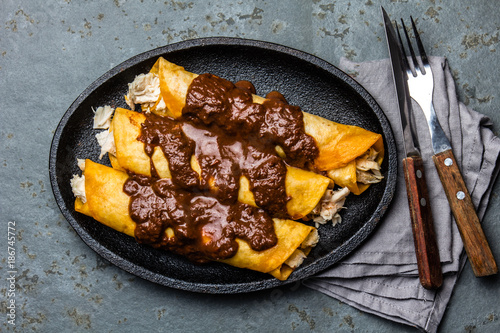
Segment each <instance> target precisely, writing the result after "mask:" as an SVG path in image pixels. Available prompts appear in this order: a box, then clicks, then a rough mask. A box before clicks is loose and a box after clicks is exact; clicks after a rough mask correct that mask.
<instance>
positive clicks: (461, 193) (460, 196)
mask: <svg viewBox="0 0 500 333" xmlns="http://www.w3.org/2000/svg"><path fill="white" fill-rule="evenodd" d="M457 199H458V200H464V199H465V193H464V192H462V191H458V192H457Z"/></svg>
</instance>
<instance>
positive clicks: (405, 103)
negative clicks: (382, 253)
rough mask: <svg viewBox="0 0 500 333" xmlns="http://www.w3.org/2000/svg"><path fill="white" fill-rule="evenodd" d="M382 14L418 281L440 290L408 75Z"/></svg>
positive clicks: (441, 275) (437, 260) (439, 262)
mask: <svg viewBox="0 0 500 333" xmlns="http://www.w3.org/2000/svg"><path fill="white" fill-rule="evenodd" d="M382 14H383V17H384V28H385V34H386V40H387V46H388V49H389V55H390V59H391V66H392V73H393V79H394V84H395V90H396V95H397V97H398V106H399V111H400V118H401V127H402V133H403V142H404V150H405V158H403V160H402V162H403V172H404V177H405V183H406V192H407V194H408V206H409V209H410V218H411V226H412V231H413V240H414V244H415V254H416V258H417V267H418V272H419V279H420V283H421V284H422V286H423V287H424V288H426V289H437V288H439V287H440V286H441V284H442V283H443V273H442V270H441V260H440V257H439V248H438V245H437V241H436V233H435V230H434V222H433V218H432V210H431V205H430V200H429V194H428V189H427V183H426V180H425V171H424V164H423V160H422V157H421V155H420V146H419V143H418V136H417V133H416V129H415V127H414V121H413V117H412V106H411V99H410V94H409V91H408V83H407V81H406V71H405V70H404V68H403V67H402V66H403V58H402V57H403V55H402V53H401V45H400V44H399V41H398V40H397V37H396V33H395V31H394V28H393V26H392V23H391V21H390V19H389V16H388V15H387V12H386V11H385V10H384V8H382Z"/></svg>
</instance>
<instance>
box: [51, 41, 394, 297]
mask: <svg viewBox="0 0 500 333" xmlns="http://www.w3.org/2000/svg"><path fill="white" fill-rule="evenodd" d="M159 56H163V57H164V58H166V59H167V60H169V61H171V62H174V63H176V64H178V65H181V66H183V67H185V68H186V70H188V71H191V72H194V73H199V74H201V73H213V74H216V75H218V76H220V77H223V78H226V79H229V80H231V81H233V82H236V81H239V80H249V81H251V82H253V83H254V85H255V87H256V89H257V94H258V95H261V96H263V95H266V94H267V93H268V92H270V91H272V90H277V91H279V92H281V93H282V94H283V95H284V96H285V97H286V98H287V100H288V102H289V103H290V104H293V105H298V106H300V107H301V108H302V110H304V111H306V112H309V113H313V114H317V115H320V116H322V117H325V118H328V119H331V120H333V121H336V122H340V123H344V124H351V125H358V126H361V127H363V128H366V129H368V130H371V131H374V132H377V133H381V134H382V135H383V137H384V144H385V151H386V154H385V160H384V163H383V165H382V167H383V173H384V176H385V178H384V180H383V181H382V182H381V183H379V184H376V185H373V186H371V187H370V188H369V189H368V190H367V191H366V192H364V193H363V194H362V195H360V196H354V195H350V196H349V197H348V199H347V201H346V207H347V209H344V210H342V213H341V215H342V218H343V221H342V223H341V224H338V225H337V226H335V227H333V226H331V225H323V226H320V228H319V234H320V242H319V244H318V245H317V246H316V248H315V249H314V250H313V251H312V253H311V254H310V255H309V257H308V258H307V259H306V261H305V262H304V263H303V264H302V265H301V266H300V267H299V268H298V269H297V270H296V271H295V272H294V273H293V274H292V275H291V276H290V278H289V279H288V280H287V281H285V282H281V281H278V280H277V279H275V278H273V277H271V276H270V275H268V274H263V273H258V272H254V271H250V270H245V269H238V268H234V267H231V266H228V265H224V264H219V263H210V264H205V265H195V264H193V263H191V262H189V261H188V260H186V259H184V258H183V257H180V256H177V255H175V254H172V253H169V252H165V251H159V250H155V249H152V248H150V247H148V246H145V245H140V244H137V243H136V242H135V240H134V239H133V238H132V237H128V236H126V235H124V234H120V233H119V232H117V231H114V230H112V229H110V228H108V227H105V226H103V225H101V224H100V223H98V222H96V221H95V220H93V219H92V218H90V217H87V216H84V215H82V214H80V213H77V212H75V210H74V196H73V194H72V192H71V188H70V179H71V178H72V175H73V174H79V173H80V170H79V169H78V166H77V158H90V159H92V160H93V161H96V162H101V163H103V164H107V165H109V160H108V159H107V157H105V158H103V160H101V161H99V158H98V156H99V152H100V148H99V146H98V144H97V141H96V140H95V134H96V133H97V131H96V130H93V129H92V119H93V112H92V108H97V107H99V106H103V105H106V104H108V105H112V106H115V107H125V108H127V105H126V104H125V101H124V98H123V96H124V95H125V94H126V93H127V90H128V85H127V84H128V83H130V82H132V81H133V80H134V78H135V76H136V75H138V74H141V73H147V72H148V71H149V70H150V68H151V66H152V65H153V64H154V62H155V61H156V59H157V58H158V57H159ZM396 168H397V158H396V147H395V142H394V139H393V134H392V131H391V128H390V125H389V122H388V120H387V119H386V117H385V115H384V114H383V112H382V110H381V109H380V107H379V106H378V105H377V103H376V102H375V101H374V99H373V98H372V97H371V96H370V95H369V94H368V93H367V92H366V90H365V89H364V88H363V87H361V86H360V85H359V84H358V83H356V82H355V81H354V80H353V79H352V78H351V77H349V76H348V75H347V74H345V73H344V72H342V71H340V70H339V69H338V68H336V67H335V66H332V65H331V64H329V63H327V62H325V61H323V60H321V59H319V58H317V57H315V56H312V55H310V54H307V53H304V52H301V51H297V50H294V49H290V48H287V47H284V46H280V45H277V44H272V43H267V42H261V41H254V40H245V39H237V38H224V37H222V38H218V37H216V38H202V39H195V40H189V41H184V42H180V43H176V44H172V45H167V46H164V47H160V48H157V49H154V50H151V51H148V52H145V53H142V54H139V55H137V56H135V57H132V58H130V59H129V60H127V61H125V62H123V63H122V64H120V65H118V66H116V67H115V68H113V69H112V70H110V71H108V72H107V73H105V74H104V75H103V76H101V77H100V78H98V79H97V80H96V81H95V82H93V83H92V84H91V85H90V86H89V87H88V88H87V89H85V91H83V92H82V93H81V94H80V96H78V98H77V99H76V100H75V101H74V102H73V104H72V105H71V106H70V107H69V109H68V110H67V111H66V113H65V114H64V116H63V117H62V119H61V121H60V123H59V125H58V127H57V129H56V132H55V134H54V138H53V141H52V146H51V150H50V163H49V172H50V180H51V184H52V189H53V192H54V196H55V199H56V202H57V204H58V205H59V207H60V209H61V212H62V214H63V215H64V216H65V218H66V219H67V220H68V222H69V223H70V224H71V226H72V227H73V228H74V229H75V230H76V232H77V233H78V235H79V236H80V237H81V238H82V240H83V241H84V242H85V243H86V244H87V245H88V246H90V247H91V248H92V249H93V250H94V251H96V252H97V253H98V254H100V255H101V256H102V257H103V258H105V259H107V260H108V261H110V262H111V263H113V264H114V265H116V266H118V267H120V268H122V269H123V270H125V271H127V272H129V273H132V274H134V275H136V276H139V277H141V278H144V279H146V280H149V281H152V282H155V283H158V284H160V285H165V286H169V287H173V288H178V289H183V290H190V291H195V292H203V293H240V292H249V291H255V290H262V289H267V288H272V287H276V286H280V285H283V284H286V283H291V282H295V281H298V280H302V279H305V278H307V277H309V276H311V275H313V274H315V273H318V272H320V271H322V270H324V269H326V268H328V267H330V266H331V265H333V264H335V263H336V262H338V261H339V260H340V259H342V258H344V257H345V256H346V255H347V254H349V253H350V252H351V251H353V250H355V249H356V247H358V246H359V245H360V244H361V243H362V242H363V241H364V240H365V239H366V238H367V237H368V236H369V235H370V234H371V233H372V232H373V231H374V229H375V227H376V226H377V224H379V223H380V221H381V218H382V216H383V214H384V212H385V211H386V209H387V207H388V205H389V203H390V202H391V199H392V197H393V193H394V189H395V182H396V173H397V171H396Z"/></svg>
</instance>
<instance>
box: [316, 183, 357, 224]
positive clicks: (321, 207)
mask: <svg viewBox="0 0 500 333" xmlns="http://www.w3.org/2000/svg"><path fill="white" fill-rule="evenodd" d="M349 193H350V191H349V189H348V188H347V187H344V188H341V189H339V190H331V189H329V190H326V191H325V194H324V195H323V197H322V198H321V200H320V202H319V203H318V205H317V206H316V207H315V208H314V209H313V211H312V215H313V216H314V218H313V221H314V222H315V223H316V227H318V226H319V225H320V224H325V223H326V222H328V221H332V224H333V225H336V224H337V223H340V222H342V218H341V216H340V214H339V211H340V210H341V209H342V208H343V207H344V203H345V199H346V197H347V195H349Z"/></svg>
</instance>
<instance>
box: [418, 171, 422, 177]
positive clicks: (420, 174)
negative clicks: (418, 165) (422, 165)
mask: <svg viewBox="0 0 500 333" xmlns="http://www.w3.org/2000/svg"><path fill="white" fill-rule="evenodd" d="M417 178H422V171H420V170H417Z"/></svg>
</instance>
